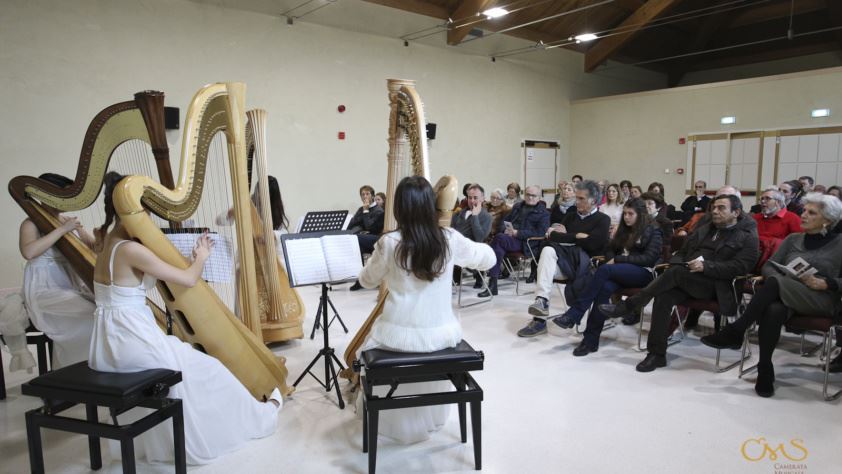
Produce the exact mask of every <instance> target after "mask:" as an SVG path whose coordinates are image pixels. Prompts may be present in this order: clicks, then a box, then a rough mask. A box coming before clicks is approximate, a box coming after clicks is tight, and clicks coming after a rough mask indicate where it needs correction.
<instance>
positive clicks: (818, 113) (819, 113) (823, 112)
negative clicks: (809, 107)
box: [810, 109, 830, 118]
mask: <svg viewBox="0 0 842 474" xmlns="http://www.w3.org/2000/svg"><path fill="white" fill-rule="evenodd" d="M810 116H811V117H813V118H817V117H829V116H830V109H813V111H812V112H810Z"/></svg>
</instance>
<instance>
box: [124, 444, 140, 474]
mask: <svg viewBox="0 0 842 474" xmlns="http://www.w3.org/2000/svg"><path fill="white" fill-rule="evenodd" d="M120 453H121V455H122V456H123V474H135V472H136V469H135V461H134V440H133V439H132V438H128V439H121V440H120Z"/></svg>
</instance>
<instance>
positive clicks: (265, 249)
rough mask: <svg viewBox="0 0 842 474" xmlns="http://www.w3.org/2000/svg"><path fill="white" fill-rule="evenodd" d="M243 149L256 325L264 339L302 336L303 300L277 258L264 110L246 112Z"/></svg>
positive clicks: (284, 339) (272, 339)
mask: <svg viewBox="0 0 842 474" xmlns="http://www.w3.org/2000/svg"><path fill="white" fill-rule="evenodd" d="M246 117H247V118H248V123H247V125H246V150H247V153H248V160H249V165H250V169H251V170H252V171H251V173H250V176H251V178H252V179H251V181H252V183H253V184H254V188H255V190H256V191H255V193H254V196H256V198H257V199H256V200H255V201H256V202H254V203H253V205H252V206H250V210H251V212H250V215H251V223H252V228H253V229H254V250H255V270H256V272H257V297H258V300H259V303H258V309H259V312H260V327H261V331H262V334H263V340H264V341H265V342H278V341H286V340H289V339H300V338H302V337H304V329H303V323H304V303H303V302H302V301H301V297H300V296H299V295H298V292H297V291H296V290H295V289H294V288H291V287H290V285H289V278H288V277H287V273H286V270H284V268H283V267H282V266H281V262H280V260H279V259H278V250H277V249H278V247H277V243H276V239H275V235H274V229H273V224H272V209H271V203H270V196H269V192H267V191H268V189H269V179H268V178H269V170H268V159H267V155H266V149H267V147H266V111H265V110H262V109H254V110H249V111H248V112H246Z"/></svg>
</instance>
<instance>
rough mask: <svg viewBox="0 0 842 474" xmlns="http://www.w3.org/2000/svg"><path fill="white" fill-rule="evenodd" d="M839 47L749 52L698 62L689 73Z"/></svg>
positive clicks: (824, 45)
mask: <svg viewBox="0 0 842 474" xmlns="http://www.w3.org/2000/svg"><path fill="white" fill-rule="evenodd" d="M838 49H839V45H838V44H837V43H836V42H835V41H832V42H826V41H825V42H820V43H812V44H804V45H799V46H792V47H789V48H779V49H772V50H766V51H757V52H749V53H745V54H743V55H739V56H725V57H721V58H714V59H710V60H708V61H699V62H696V63H694V64H693V65H692V66H691V67H690V69H689V70H688V72H689V71H702V70H706V69H718V68H723V67H730V66H740V65H743V64H751V63H761V62H766V61H775V60H779V59H788V58H794V57H799V56H806V55H810V54H818V53H826V52H830V51H837V50H838Z"/></svg>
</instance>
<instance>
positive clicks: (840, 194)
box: [827, 186, 842, 199]
mask: <svg viewBox="0 0 842 474" xmlns="http://www.w3.org/2000/svg"><path fill="white" fill-rule="evenodd" d="M827 194H829V195H831V196H836V197H837V198H838V199H842V188H840V187H839V186H831V187H829V188H827Z"/></svg>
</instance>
